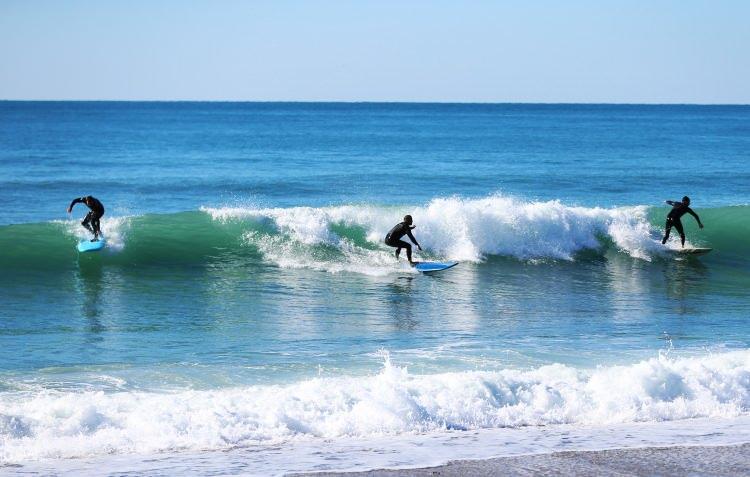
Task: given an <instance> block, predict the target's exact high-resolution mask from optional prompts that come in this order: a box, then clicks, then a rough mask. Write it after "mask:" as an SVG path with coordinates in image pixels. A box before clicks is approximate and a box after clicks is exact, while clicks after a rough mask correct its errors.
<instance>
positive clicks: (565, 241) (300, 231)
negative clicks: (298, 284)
mask: <svg viewBox="0 0 750 477" xmlns="http://www.w3.org/2000/svg"><path fill="white" fill-rule="evenodd" d="M202 210H203V211H204V212H206V213H208V214H210V215H211V217H212V218H213V219H214V220H217V221H220V222H227V221H247V220H249V221H254V222H256V223H266V224H270V225H272V226H273V227H274V228H275V232H276V233H277V234H276V235H274V236H269V235H267V234H263V233H258V232H257V231H256V230H252V231H250V232H249V233H248V234H247V235H246V237H245V238H246V241H247V243H248V244H250V245H253V246H256V247H258V248H259V249H260V250H261V251H262V252H264V253H265V254H266V257H267V258H268V259H269V260H270V261H272V262H274V263H276V264H278V265H280V266H290V267H291V266H300V264H304V265H302V266H309V267H312V268H320V269H326V270H329V271H339V270H347V269H355V270H357V269H363V268H367V269H377V270H383V267H387V264H388V258H389V255H391V254H392V249H391V248H389V247H386V246H385V245H383V238H384V237H385V235H386V233H387V232H388V230H389V229H390V228H391V227H392V226H393V225H394V224H396V223H397V222H399V221H400V220H401V219H402V217H403V216H404V215H405V214H407V213H409V214H411V215H413V216H414V219H415V224H416V225H417V228H416V229H415V230H414V234H415V235H416V237H417V239H418V240H419V242H420V244H421V245H422V246H423V247H424V248H425V250H426V251H427V257H428V258H441V259H450V260H459V261H469V262H481V261H483V260H485V259H486V258H487V257H488V256H492V255H501V256H507V257H514V258H517V259H521V260H538V259H558V260H573V259H574V257H575V255H576V254H577V253H579V252H581V251H584V250H602V249H603V248H605V247H607V246H608V245H613V246H614V247H615V248H617V249H618V250H620V251H623V252H625V253H627V254H629V255H631V256H632V257H635V258H639V259H645V260H650V259H651V258H653V257H654V256H656V255H657V254H659V253H663V250H664V248H663V246H662V245H661V243H660V242H659V240H658V231H656V230H655V229H654V227H652V226H651V224H650V223H649V221H648V214H647V212H648V208H647V207H645V206H634V207H620V208H598V207H593V208H591V207H588V208H587V207H575V206H568V205H565V204H563V203H561V202H560V201H548V202H533V201H523V200H518V199H515V198H511V197H504V196H501V195H493V196H490V197H486V198H481V199H464V198H460V197H450V198H437V199H433V200H432V201H430V202H429V203H428V204H426V205H423V206H414V207H377V206H370V205H361V206H356V205H347V206H335V207H323V208H312V207H293V208H266V209H263V208H260V209H254V208H231V207H226V208H203V209H202ZM335 226H343V227H356V228H360V229H362V230H363V231H364V233H365V237H366V241H367V243H364V244H363V243H359V244H355V243H353V242H352V240H349V239H348V238H347V237H346V236H342V235H341V234H340V233H337V232H335V231H334V228H335ZM315 246H329V247H331V248H333V249H338V250H339V251H340V252H341V255H342V256H340V257H339V258H338V260H332V259H330V257H327V258H326V260H318V259H316V258H315V256H316V255H320V254H319V253H317V252H315V251H313V250H311V249H312V248H313V247H315ZM282 249H283V252H284V253H280V250H282ZM390 268H391V269H392V268H393V267H392V265H391V266H390Z"/></svg>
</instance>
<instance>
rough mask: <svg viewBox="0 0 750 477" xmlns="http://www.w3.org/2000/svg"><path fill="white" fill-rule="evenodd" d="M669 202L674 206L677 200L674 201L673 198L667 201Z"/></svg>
mask: <svg viewBox="0 0 750 477" xmlns="http://www.w3.org/2000/svg"><path fill="white" fill-rule="evenodd" d="M667 204H669V205H671V206H672V207H674V205H675V204H676V202H675V201H673V200H668V201H667Z"/></svg>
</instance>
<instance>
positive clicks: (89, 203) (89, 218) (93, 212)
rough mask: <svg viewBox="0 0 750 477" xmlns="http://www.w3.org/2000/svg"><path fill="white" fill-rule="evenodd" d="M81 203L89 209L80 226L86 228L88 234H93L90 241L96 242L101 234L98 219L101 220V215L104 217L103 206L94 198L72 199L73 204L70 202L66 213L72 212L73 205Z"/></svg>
mask: <svg viewBox="0 0 750 477" xmlns="http://www.w3.org/2000/svg"><path fill="white" fill-rule="evenodd" d="M81 203H83V204H86V207H88V208H89V213H88V214H86V217H85V218H84V219H83V222H81V225H83V226H84V227H86V228H87V229H88V230H89V232H91V233H92V234H94V238H93V239H91V241H92V242H96V241H98V240H99V236H100V235H101V233H102V231H101V229H100V228H99V219H101V218H102V215H104V206H103V205H102V203H101V202H99V199H97V198H96V197H94V196H91V195H87V196H85V197H79V198H77V199H73V202H71V203H70V205H69V206H68V213H71V212H73V206H74V205H76V204H81Z"/></svg>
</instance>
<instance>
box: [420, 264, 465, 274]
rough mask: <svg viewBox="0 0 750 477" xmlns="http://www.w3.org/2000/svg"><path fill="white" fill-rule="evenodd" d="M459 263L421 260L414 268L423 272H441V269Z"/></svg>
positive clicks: (446, 268)
mask: <svg viewBox="0 0 750 477" xmlns="http://www.w3.org/2000/svg"><path fill="white" fill-rule="evenodd" d="M456 265H458V262H419V263H417V264H416V265H415V266H414V268H416V269H417V270H418V271H420V272H422V273H429V272H439V271H441V270H448V269H449V268H451V267H455V266H456Z"/></svg>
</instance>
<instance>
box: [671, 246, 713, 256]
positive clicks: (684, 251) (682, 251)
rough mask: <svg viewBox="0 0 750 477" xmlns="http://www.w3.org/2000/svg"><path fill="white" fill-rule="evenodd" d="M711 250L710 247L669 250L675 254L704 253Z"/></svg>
mask: <svg viewBox="0 0 750 477" xmlns="http://www.w3.org/2000/svg"><path fill="white" fill-rule="evenodd" d="M711 250H713V249H712V248H700V247H696V248H678V249H673V250H671V252H672V253H675V254H677V255H705V254H707V253H708V252H710V251H711Z"/></svg>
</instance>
